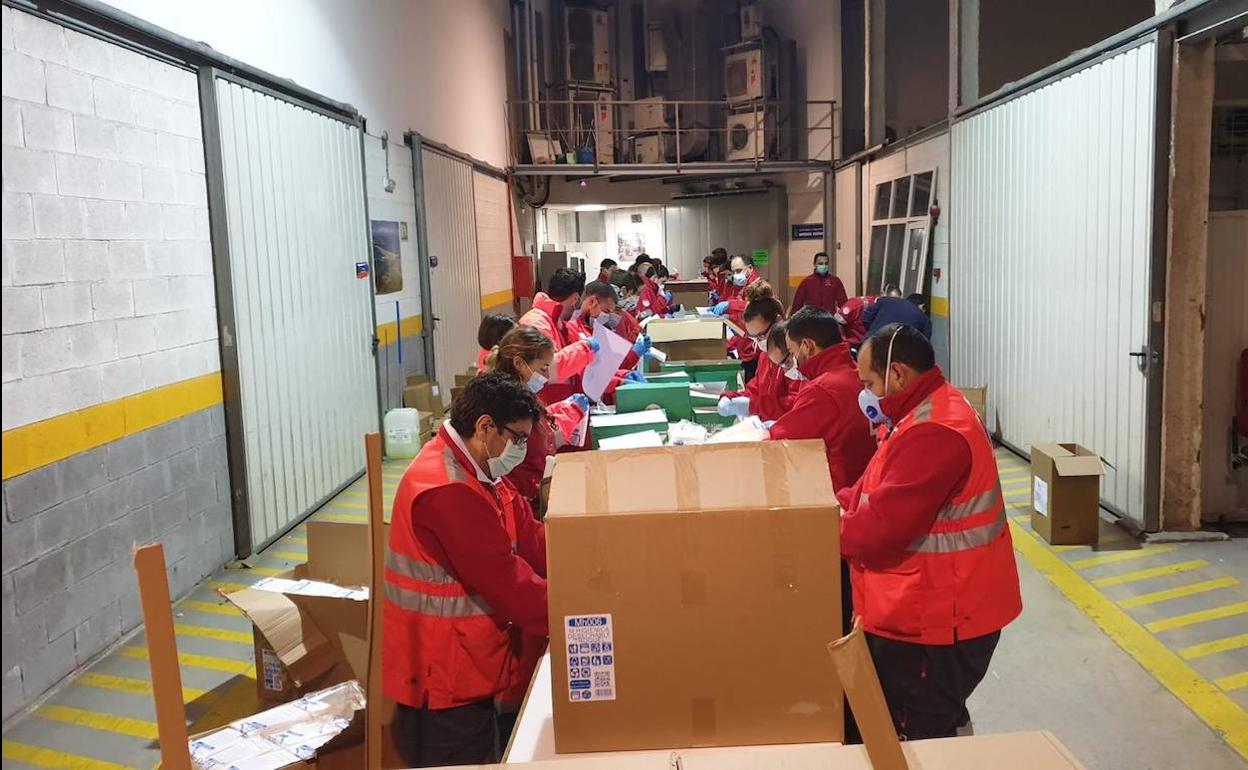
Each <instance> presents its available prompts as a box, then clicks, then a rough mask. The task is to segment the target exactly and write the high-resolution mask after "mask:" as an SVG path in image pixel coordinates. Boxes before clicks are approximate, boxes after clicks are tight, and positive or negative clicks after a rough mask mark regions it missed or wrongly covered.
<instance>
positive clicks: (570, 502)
mask: <svg viewBox="0 0 1248 770" xmlns="http://www.w3.org/2000/svg"><path fill="white" fill-rule="evenodd" d="M711 469H714V470H713V472H711ZM839 514H840V511H839V509H838V508H837V506H836V498H835V497H834V496H833V494H832V485H831V482H830V480H829V477H828V466H827V459H826V454H825V451H824V448H823V444H822V442H819V441H797V442H779V441H777V442H764V443H756V444H719V445H703V446H682V447H661V448H654V449H622V450H617V451H613V452H578V453H571V454H565V455H560V457H559V461H558V463H556V465H555V473H554V480H553V483H552V486H551V493H550V505H549V508H548V510H547V514H546V533H547V534H546V542H547V553H548V575H549V606H550V629H551V639H550V649H551V661H552V666H553V682H554V684H553V693H552V698H553V714H554V733H555V744H556V747H557V750H558V751H559V753H569V752H583V751H610V750H627V749H659V748H680V747H689V746H729V745H747V744H766V743H798V742H818V741H840V740H841V738H842V731H843V725H842V711H843V709H842V699H841V688H840V684H839V683H838V681H837V678H836V675H835V673H834V672H833V670H832V667H831V666H830V665H829V662H828V654H827V651H826V645H827V643H828V642H829V641H831V640H833V639H836V638H837V637H839V636H840V635H841V628H840V626H841V611H840V604H841V590H840V579H841V572H840V550H839V538H838V534H839V520H840V519H839Z"/></svg>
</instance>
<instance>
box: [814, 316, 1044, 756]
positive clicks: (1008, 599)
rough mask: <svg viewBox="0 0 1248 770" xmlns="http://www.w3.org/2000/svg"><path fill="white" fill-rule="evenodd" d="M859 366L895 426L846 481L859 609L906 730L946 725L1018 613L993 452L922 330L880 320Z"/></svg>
mask: <svg viewBox="0 0 1248 770" xmlns="http://www.w3.org/2000/svg"><path fill="white" fill-rule="evenodd" d="M858 372H859V376H860V378H861V380H862V383H863V386H864V389H863V391H862V397H861V407H862V410H863V413H864V414H866V415H867V416H868V417H869V418H870V419H871V420H872V421H873V422H876V423H880V424H883V425H885V426H886V427H887V429H888V432H887V433H886V438H885V439H884V440H883V441H882V442H881V444H880V447H879V450H878V451H877V452H876V453H875V456H874V457H873V458H872V459H871V462H870V464H868V466H867V469H866V472H865V473H864V474H863V476H862V479H861V480H860V481H859V482H858V483H857V484H855V485H853V486H852V487H848V488H843V489H840V490H838V491H837V499H838V501H839V502H840V504H841V508H842V513H841V553H842V554H843V555H844V557H845V558H846V559H847V560H848V561H849V566H850V572H851V580H852V583H853V596H854V611H855V613H856V614H857V616H858V618H859V619H860V620H861V623H862V627H863V630H864V631H865V632H866V638H867V644H868V646H869V648H870V650H871V657H872V659H873V660H874V661H875V667H876V669H877V670H878V672H879V675H880V685H881V686H882V687H883V689H884V698H885V700H886V701H887V702H888V707H889V711H891V712H892V716H893V722H894V723H895V725H896V727H897V733H898V735H900V736H902V737H904V738H906V739H909V740H916V739H919V738H944V737H949V736H952V735H954V734H955V733H956V732H957V728H958V727H960V726H963V725H964V724H965V723H967V722H969V719H970V716H969V714H967V712H966V700H967V698H969V697H970V695H971V692H972V691H973V690H974V689H975V687H976V685H978V684H979V682H980V680H981V679H983V677H984V674H985V673H986V672H987V671H988V664H989V662H990V661H991V660H992V654H993V651H994V650H995V649H996V646H997V641H998V640H999V639H1000V637H1001V629H1002V628H1004V627H1005V626H1006V625H1007V624H1008V623H1010V621H1012V620H1014V618H1016V617H1018V615H1019V613H1020V612H1022V599H1021V597H1020V593H1019V585H1018V569H1017V567H1016V566H1015V562H1014V549H1013V544H1012V542H1011V540H1010V530H1009V528H1008V527H1007V525H1006V509H1005V499H1004V498H1003V497H1002V494H1001V485H1000V479H999V476H998V474H997V460H996V456H995V454H994V453H993V449H992V443H991V441H990V440H989V438H988V435H987V433H986V432H985V431H984V427H983V425H982V424H981V423H980V421H979V417H978V416H977V415H976V414H975V410H974V408H972V407H971V405H970V404H968V403H967V401H966V399H965V398H964V397H963V396H962V394H961V393H960V392H959V391H958V389H957V388H955V387H953V386H952V385H950V384H949V383H948V382H947V381H946V380H945V378H944V376H943V375H942V374H941V371H940V369H939V368H938V367H937V366H936V362H935V354H934V353H933V352H932V346H931V343H930V342H928V340H927V338H926V337H924V336H923V334H922V333H921V332H919V331H918V330H916V329H914V328H913V327H910V326H904V325H902V324H892V325H890V326H887V327H885V328H883V329H881V330H880V331H879V332H877V333H876V334H874V335H873V336H872V337H871V338H870V339H869V340H868V341H867V342H866V343H864V345H863V347H862V350H861V351H859V354H858Z"/></svg>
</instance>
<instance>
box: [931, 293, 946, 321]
mask: <svg viewBox="0 0 1248 770" xmlns="http://www.w3.org/2000/svg"><path fill="white" fill-rule="evenodd" d="M931 306H932V315H938V316H940V317H941V318H948V317H949V298H948V297H932V303H931Z"/></svg>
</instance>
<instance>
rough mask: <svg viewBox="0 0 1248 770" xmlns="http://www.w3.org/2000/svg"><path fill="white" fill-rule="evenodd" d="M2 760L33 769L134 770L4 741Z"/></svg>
mask: <svg viewBox="0 0 1248 770" xmlns="http://www.w3.org/2000/svg"><path fill="white" fill-rule="evenodd" d="M0 750H2V751H3V754H4V758H5V759H8V760H11V761H13V762H24V763H26V764H28V765H34V766H35V767H51V768H60V769H61V770H134V768H131V767H130V766H128V765H119V764H117V763H116V762H105V761H104V760H102V759H93V758H91V757H84V756H80V755H78V754H67V753H65V752H63V751H54V750H52V749H45V748H44V747H42V746H32V745H30V744H29V743H19V742H18V741H8V740H6V741H4V744H3V747H2V749H0Z"/></svg>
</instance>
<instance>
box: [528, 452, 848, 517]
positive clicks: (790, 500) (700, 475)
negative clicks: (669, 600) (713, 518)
mask: <svg viewBox="0 0 1248 770" xmlns="http://www.w3.org/2000/svg"><path fill="white" fill-rule="evenodd" d="M835 500H836V498H835V497H834V495H833V493H832V482H831V480H830V478H829V476H828V461H827V454H826V452H825V450H824V446H823V442H821V441H815V440H810V441H766V442H759V443H754V444H722V445H702V446H679V447H664V448H653V449H620V450H615V451H611V452H576V453H571V454H566V455H561V456H560V458H559V463H558V464H557V465H556V466H555V476H554V480H553V482H552V484H551V492H550V506H549V509H548V511H547V517H557V516H580V515H601V514H626V513H668V512H693V511H717V510H742V509H746V508H796V507H807V506H817V507H827V506H829V505H834V504H835Z"/></svg>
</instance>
